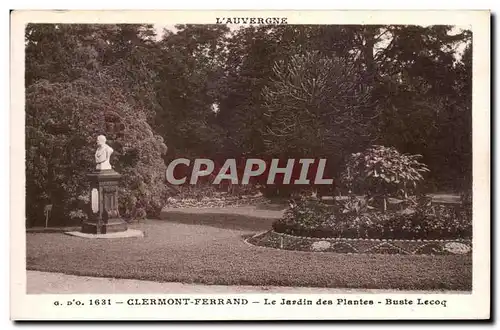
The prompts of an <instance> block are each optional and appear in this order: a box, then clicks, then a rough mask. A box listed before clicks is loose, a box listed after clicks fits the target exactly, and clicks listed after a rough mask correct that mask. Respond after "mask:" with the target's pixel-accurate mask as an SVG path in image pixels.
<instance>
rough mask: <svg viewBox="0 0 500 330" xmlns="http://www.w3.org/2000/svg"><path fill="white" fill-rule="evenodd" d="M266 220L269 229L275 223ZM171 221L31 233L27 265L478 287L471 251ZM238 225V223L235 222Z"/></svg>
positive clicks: (160, 277) (136, 273)
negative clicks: (352, 247)
mask: <svg viewBox="0 0 500 330" xmlns="http://www.w3.org/2000/svg"><path fill="white" fill-rule="evenodd" d="M262 225H263V226H265V227H266V228H269V226H268V224H267V223H263V224H262ZM221 227H222V226H221V225H220V224H217V225H216V226H208V225H189V224H185V223H175V222H168V221H164V220H148V221H146V222H145V223H142V224H138V225H134V228H139V229H142V230H144V231H145V232H146V237H144V238H133V239H111V240H100V239H99V240H89V239H83V238H77V237H73V236H68V235H65V234H62V233H27V234H26V235H27V268H28V269H30V270H40V271H50V272H61V273H66V274H75V275H88V276H103V277H115V278H132V279H145V280H155V281H165V282H170V281H175V282H185V283H193V282H195V283H196V282H197V283H205V284H222V285H236V284H241V285H261V286H265V285H282V286H314V287H337V288H342V287H345V288H373V289H375V288H378V289H389V288H393V289H406V290H408V289H410V290H411V289H421V290H432V289H447V290H470V289H471V282H472V258H471V257H470V256H463V255H452V256H427V255H411V256H403V255H362V254H359V255H346V254H335V253H317V252H316V253H314V252H295V251H282V250H274V249H267V248H259V247H255V246H251V245H248V244H247V243H245V242H244V241H243V239H244V237H248V236H249V235H252V234H253V233H255V230H249V229H243V230H236V229H225V228H221ZM231 228H235V226H231Z"/></svg>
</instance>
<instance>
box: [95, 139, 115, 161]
mask: <svg viewBox="0 0 500 330" xmlns="http://www.w3.org/2000/svg"><path fill="white" fill-rule="evenodd" d="M97 145H98V146H99V147H98V148H97V150H96V152H95V162H96V163H97V165H96V169H97V170H111V169H112V167H111V164H110V163H109V158H110V157H111V154H112V153H113V148H111V147H110V146H108V145H107V144H106V137H105V136H104V135H99V136H98V137H97Z"/></svg>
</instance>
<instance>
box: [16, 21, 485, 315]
mask: <svg viewBox="0 0 500 330" xmlns="http://www.w3.org/2000/svg"><path fill="white" fill-rule="evenodd" d="M11 91H12V94H11V95H12V101H11V118H12V122H11V127H12V130H11V132H12V135H11V141H12V146H11V155H10V157H11V186H10V189H11V218H10V228H11V265H10V269H11V319H12V320H180V321H182V320H186V321H187V320H241V321H243V320H379V319H384V320H402V319H415V320H423V319H489V318H490V303H491V302H490V280H491V279H490V167H489V164H490V153H489V152H490V130H489V128H490V12H489V11H13V12H12V14H11Z"/></svg>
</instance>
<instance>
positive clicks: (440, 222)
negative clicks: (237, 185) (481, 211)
mask: <svg viewBox="0 0 500 330" xmlns="http://www.w3.org/2000/svg"><path fill="white" fill-rule="evenodd" d="M346 203H352V201H347V202H346ZM341 204H342V203H338V204H336V205H328V204H324V203H321V202H320V201H317V200H301V201H299V202H298V203H297V204H296V205H292V207H290V208H289V209H288V210H287V212H286V213H285V215H284V217H283V218H282V219H280V220H278V221H276V222H275V223H274V224H273V229H274V230H275V231H276V232H280V233H286V234H291V235H296V236H306V237H321V238H324V237H332V238H335V237H337V238H374V239H427V240H431V239H470V238H471V237H472V209H471V208H470V207H469V206H465V205H464V206H457V205H451V206H449V205H448V206H447V205H439V204H438V205H432V204H431V203H430V202H429V201H427V200H421V201H419V203H418V205H417V206H416V207H415V208H414V209H410V208H408V209H405V210H401V211H391V212H383V211H381V210H369V211H367V210H366V209H365V210H362V209H360V208H359V207H358V208H356V209H354V208H350V207H349V208H346V207H345V206H344V205H341ZM356 204H357V205H360V204H362V203H356Z"/></svg>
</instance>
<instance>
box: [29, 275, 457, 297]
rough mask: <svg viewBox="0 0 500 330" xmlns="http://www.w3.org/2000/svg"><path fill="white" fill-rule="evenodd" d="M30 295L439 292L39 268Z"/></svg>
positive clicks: (32, 279)
mask: <svg viewBox="0 0 500 330" xmlns="http://www.w3.org/2000/svg"><path fill="white" fill-rule="evenodd" d="M27 286H28V287H27V293H28V294H40V293H42V294H43V293H46V294H62V293H65V294H67V293H73V294H89V293H96V294H112V293H120V294H123V293H132V294H134V293H135V294H140V293H157V294H158V293H165V294H167V293H168V294H171V293H186V294H189V293H201V294H208V293H209V294H216V293H294V294H295V293H311V294H325V293H328V294H340V293H342V294H344V293H395V292H396V293H406V294H411V293H436V291H394V290H376V289H333V288H304V287H277V286H250V285H231V286H227V285H202V284H183V283H175V282H163V283H162V282H153V281H140V280H127V279H116V278H102V277H89V276H75V275H66V274H61V273H49V272H39V271H28V272H27ZM457 292H461V291H439V293H457Z"/></svg>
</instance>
